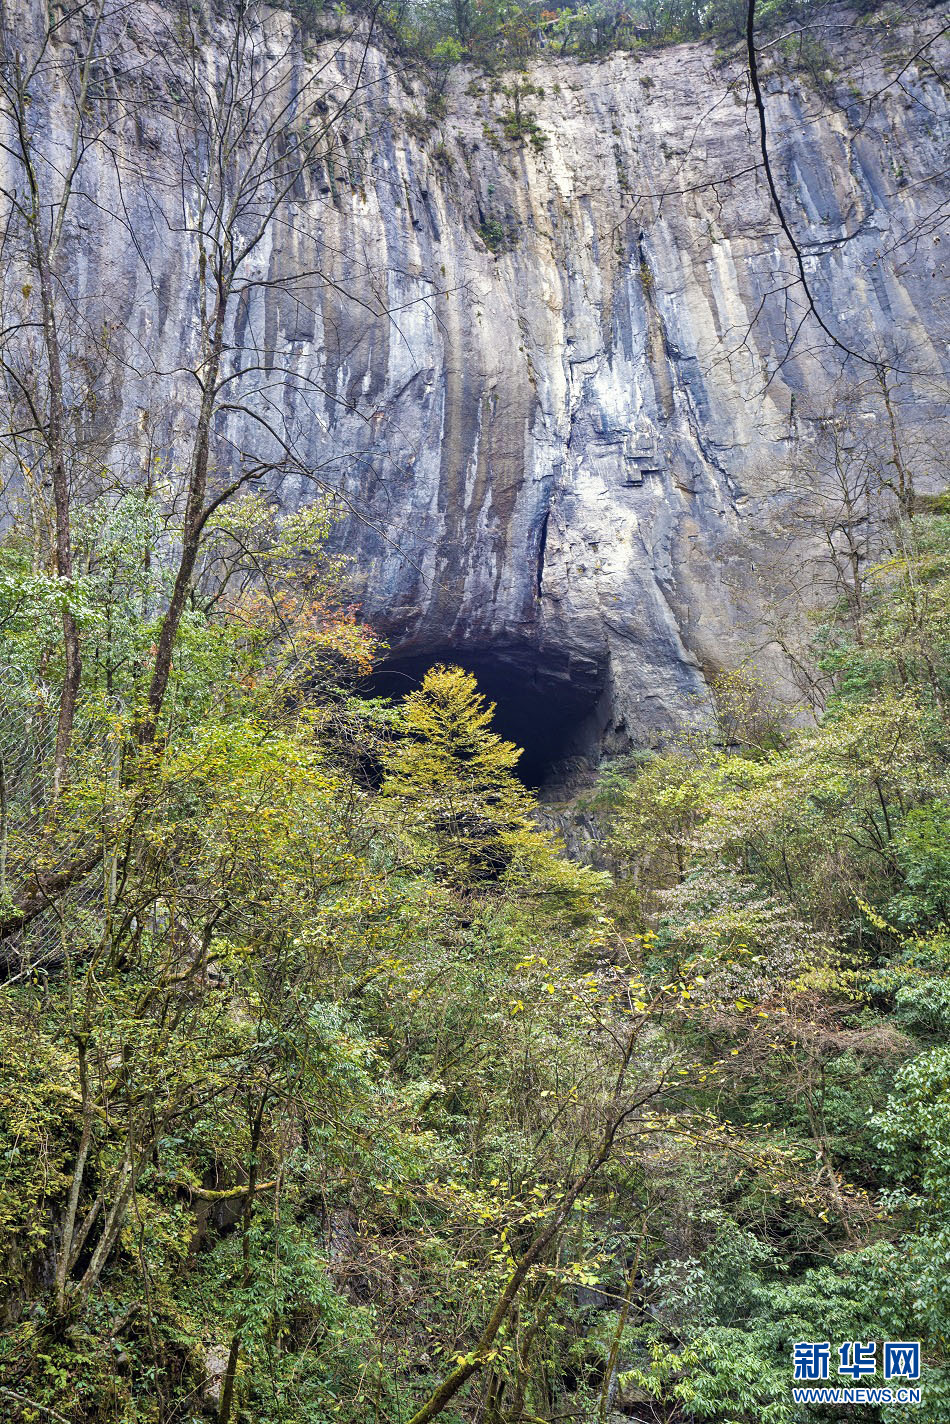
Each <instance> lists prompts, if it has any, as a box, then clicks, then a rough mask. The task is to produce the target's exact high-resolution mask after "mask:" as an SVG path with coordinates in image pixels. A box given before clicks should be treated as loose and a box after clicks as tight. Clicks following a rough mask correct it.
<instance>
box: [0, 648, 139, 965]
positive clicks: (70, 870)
mask: <svg viewBox="0 0 950 1424" xmlns="http://www.w3.org/2000/svg"><path fill="white" fill-rule="evenodd" d="M57 712H58V707H57V703H56V699H55V696H53V695H50V694H48V693H47V692H46V690H45V689H39V690H37V689H35V688H33V689H24V688H23V687H22V686H20V685H18V683H17V681H16V679H15V678H14V677H13V676H11V675H10V674H9V670H8V669H4V668H3V667H2V665H0V920H2V922H3V924H4V934H3V937H2V939H0V968H2V970H3V972H4V974H5V977H6V979H7V982H10V981H11V980H18V979H21V978H23V977H27V976H29V975H32V974H37V973H40V972H41V971H43V970H44V969H46V968H49V967H50V966H52V965H54V964H55V963H57V962H59V961H61V959H62V958H63V956H64V953H65V950H66V946H67V943H68V940H69V939H70V938H75V936H76V934H77V933H78V932H79V931H80V930H81V929H85V930H86V931H92V932H94V931H95V930H96V928H97V927H98V928H101V923H102V917H103V914H104V912H105V910H106V907H107V895H106V887H105V885H104V882H103V874H102V863H101V858H100V857H99V856H98V855H97V848H98V846H99V845H100V844H101V839H102V834H101V833H102V824H103V823H102V817H101V815H99V816H97V815H95V814H94V808H93V806H92V805H91V804H90V802H91V798H90V796H89V788H90V786H91V785H97V786H101V789H102V793H103V798H102V806H103V809H105V807H106V806H107V804H108V800H109V797H110V794H111V793H112V791H113V788H114V783H115V779H116V768H115V765H114V761H115V758H114V755H113V754H112V749H111V747H110V743H109V736H108V728H107V725H106V724H104V719H103V716H102V708H101V706H98V705H97V704H95V703H94V702H93V701H92V700H87V701H86V702H84V703H81V704H80V705H79V707H78V708H77V715H76V721H75V725H74V730H73V738H72V747H73V752H74V758H75V761H76V764H77V766H78V767H79V768H80V769H81V776H82V782H83V794H82V797H81V798H80V797H77V798H76V799H75V800H73V799H71V798H70V793H69V790H68V789H67V792H66V793H65V794H64V796H63V797H62V798H61V800H60V804H59V805H56V804H55V802H54V796H53V768H54V760H55V751H56V729H57ZM25 906H26V907H28V913H27V914H25V915H23V917H22V919H20V913H21V912H22V910H23V909H24V907H25Z"/></svg>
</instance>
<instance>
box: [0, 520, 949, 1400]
mask: <svg viewBox="0 0 950 1424" xmlns="http://www.w3.org/2000/svg"><path fill="white" fill-rule="evenodd" d="M931 503H932V504H933V508H931V509H930V510H929V511H928V512H927V513H923V514H917V515H915V516H914V517H912V518H910V519H906V520H903V521H902V522H901V523H900V525H899V528H897V529H896V530H895V532H894V537H893V539H892V541H891V543H892V552H891V553H890V554H889V555H888V556H887V557H885V558H882V559H881V560H880V561H879V562H878V563H876V564H875V565H874V566H873V567H871V568H869V569H868V570H867V571H866V572H865V573H864V575H863V588H862V598H861V602H860V608H859V610H858V611H856V610H855V606H854V603H853V601H851V602H849V601H848V600H846V599H843V600H840V601H839V602H838V603H836V604H835V605H834V606H832V607H830V608H828V609H826V610H825V612H824V613H823V615H822V617H821V619H820V620H819V621H816V623H815V625H814V629H813V635H814V636H813V640H812V653H813V657H814V668H815V677H816V679H817V680H819V681H820V683H821V686H822V688H823V689H824V692H823V697H824V702H825V706H824V711H823V712H822V713H821V715H820V717H819V718H818V719H817V721H816V722H815V723H814V724H813V725H809V726H808V727H806V728H804V729H799V730H788V728H787V725H786V722H785V719H783V717H782V716H781V715H780V714H779V713H778V712H777V711H776V710H775V709H774V708H772V707H770V706H769V705H768V703H767V701H766V699H765V696H764V693H763V692H762V690H761V689H758V688H756V686H755V685H754V683H753V681H752V680H751V679H750V678H745V677H743V676H740V675H738V674H736V675H733V676H732V677H730V678H726V679H723V680H722V681H721V683H720V686H719V689H718V697H719V707H720V721H719V726H718V727H715V728H711V729H709V731H708V732H707V733H703V734H699V733H693V734H690V735H689V736H684V737H683V738H682V739H681V740H680V741H678V742H677V743H675V744H674V745H672V746H670V747H668V748H667V749H666V750H665V751H663V752H657V753H652V754H649V755H647V754H641V755H639V756H637V757H631V758H629V759H628V760H627V761H626V762H614V763H612V764H611V765H609V766H608V767H607V768H605V769H604V771H603V774H602V776H601V779H600V782H599V784H598V786H597V788H596V790H595V791H594V792H592V793H591V794H590V795H589V796H588V797H587V799H586V804H585V807H584V809H585V813H586V814H587V815H589V816H594V817H595V818H596V820H597V824H598V826H599V828H600V829H599V836H600V853H601V854H602V857H603V859H604V861H605V863H606V865H607V868H606V869H596V870H595V869H592V868H591V867H589V866H586V865H583V864H578V863H574V862H572V861H570V860H568V859H567V858H565V855H564V853H563V849H562V848H561V847H560V845H559V843H558V842H557V839H556V838H555V837H554V836H553V835H552V834H551V833H550V832H548V831H546V830H545V829H543V827H542V825H541V823H540V821H539V818H538V814H537V804H536V801H535V798H534V795H533V793H531V792H529V791H528V790H526V789H525V788H524V786H522V784H521V783H520V782H519V781H518V779H517V775H516V771H517V761H518V755H519V754H518V749H517V748H515V747H513V746H512V745H511V744H509V743H506V742H504V741H502V740H501V739H500V738H499V737H498V736H497V735H496V734H495V733H494V732H493V731H492V729H491V710H492V709H491V708H490V706H487V705H486V704H485V701H484V699H483V698H482V697H481V695H480V694H479V692H478V689H477V686H476V684H475V682H474V679H473V678H472V677H471V676H470V675H469V674H468V673H465V672H464V671H462V670H460V669H457V668H435V669H433V670H432V671H431V672H430V673H429V674H428V676H427V677H426V679H425V681H424V683H423V684H422V686H421V687H420V688H418V689H417V690H416V691H414V692H413V693H412V694H411V695H410V696H409V697H407V698H406V699H405V701H404V702H403V703H401V704H399V705H392V704H389V703H386V702H384V701H381V700H379V699H372V698H367V697H365V696H364V695H361V692H360V687H361V685H362V683H363V680H364V679H365V677H366V674H367V673H368V672H369V670H370V669H371V668H372V666H373V663H374V659H375V658H376V657H377V656H378V654H379V646H378V642H377V640H376V638H375V637H374V635H373V633H372V632H371V630H369V629H368V628H366V627H365V626H364V625H363V624H362V623H361V622H360V620H359V617H358V613H357V612H355V611H354V610H353V609H350V608H347V607H346V606H345V604H343V603H342V602H341V600H340V595H339V594H338V592H337V590H338V589H339V588H340V587H342V582H343V573H342V570H341V567H340V566H339V564H338V563H336V562H334V561H333V560H331V559H329V558H328V557H327V556H326V554H325V553H323V552H321V551H322V550H323V549H324V546H325V541H326V536H327V533H328V530H329V527H330V520H331V511H330V509H329V507H328V506H327V505H326V504H325V503H320V502H318V503H315V504H312V505H310V506H308V507H306V508H305V509H304V510H303V511H302V512H301V513H299V514H297V515H295V516H292V517H290V518H288V519H283V520H282V519H280V518H279V517H278V515H277V512H276V509H275V508H274V507H273V506H272V505H270V504H269V503H268V502H267V501H266V500H265V499H263V498H261V497H259V496H247V497H245V498H243V499H239V500H237V501H236V502H234V503H233V504H232V505H231V506H228V507H226V509H223V510H222V511H220V512H219V515H218V516H217V517H216V523H215V527H214V529H213V531H212V532H211V533H210V534H209V535H208V543H207V547H206V550H205V554H204V556H203V557H204V562H203V564H202V565H201V568H200V569H199V574H198V580H197V583H196V585H195V591H194V594H193V596H192V597H191V599H190V602H189V606H188V607H187V609H186V610H185V613H184V615H183V617H182V620H181V624H180V628H179V631H178V634H177V638H176V643H175V652H174V659H173V663H172V669H171V673H170V680H169V687H168V692H167V694H166V695H165V697H164V701H163V702H162V705H161V710H160V714H159V715H158V716H157V717H156V716H155V715H154V709H153V707H152V706H151V704H150V703H149V701H148V689H149V686H150V678H151V673H152V668H153V665H154V661H155V657H156V638H157V630H158V628H159V625H160V622H161V618H162V616H163V610H164V609H165V607H166V606H167V600H168V596H169V587H166V582H167V579H168V578H169V577H170V576H168V575H167V574H166V572H165V571H166V569H167V566H168V562H167V560H165V559H163V558H162V557H161V549H162V543H163V540H165V539H167V537H168V530H167V526H166V525H165V523H164V522H163V517H162V511H161V509H160V507H159V500H158V497H157V496H154V497H151V496H148V495H146V494H144V493H125V494H121V495H118V496H116V495H112V496H109V497H108V498H106V497H103V499H102V500H101V501H99V502H97V503H94V504H93V505H92V506H91V507H89V508H87V509H86V510H84V511H83V514H82V518H81V520H78V519H77V529H76V531H75V533H74V549H75V555H74V569H75V572H74V576H73V578H72V579H71V580H70V581H68V584H65V585H64V582H63V580H59V579H56V578H53V577H50V576H48V575H47V574H45V573H44V572H43V571H42V566H41V565H40V564H38V562H37V559H36V557H35V553H34V551H33V550H32V549H31V547H30V543H29V540H28V539H26V538H25V537H20V536H15V535H11V536H9V537H8V538H7V539H6V540H5V541H4V543H3V546H2V549H0V558H2V564H0V570H2V572H0V630H2V631H0V638H2V645H0V646H2V659H3V718H2V727H3V733H2V749H0V751H2V761H0V789H2V798H0V899H2V904H0V932H2V941H0V943H2V967H3V976H4V981H5V982H4V985H3V990H2V995H0V1035H2V1070H0V1071H2V1077H0V1164H2V1171H0V1287H2V1299H3V1305H2V1309H3V1331H2V1338H0V1400H2V1407H0V1413H2V1416H3V1417H4V1418H6V1419H10V1420H11V1421H15V1424H37V1421H41V1420H47V1419H54V1420H58V1421H63V1424H81V1422H82V1424H85V1421H89V1424H106V1421H109V1424H172V1421H182V1424H184V1421H194V1422H195V1424H196V1421H204V1420H210V1419H216V1420H217V1421H218V1424H229V1421H231V1420H234V1421H244V1422H245V1424H278V1421H279V1424H331V1421H351V1424H364V1421H374V1424H375V1421H380V1424H382V1421H386V1424H425V1421H427V1420H429V1419H433V1418H436V1417H439V1418H442V1419H444V1420H445V1421H446V1424H450V1421H451V1422H452V1424H460V1421H467V1422H468V1421H470V1424H475V1421H480V1424H538V1421H554V1420H563V1419H570V1420H576V1421H578V1424H581V1421H584V1424H594V1421H606V1420H610V1419H613V1420H615V1421H618V1420H622V1419H639V1420H651V1421H652V1420H656V1421H659V1420H663V1421H676V1420H714V1421H723V1424H725V1421H742V1422H743V1424H745V1421H749V1424H753V1421H755V1422H756V1424H759V1421H765V1424H786V1421H788V1424H792V1421H795V1420H798V1419H801V1418H821V1417H822V1414H823V1413H824V1414H828V1415H830V1414H831V1413H833V1410H825V1411H822V1410H821V1409H820V1408H814V1407H806V1406H798V1405H796V1404H794V1402H793V1400H792V1396H791V1390H790V1386H791V1382H792V1367H791V1351H792V1346H793V1344H794V1343H795V1342H797V1341H810V1340H814V1341H831V1342H832V1343H833V1344H835V1343H836V1342H838V1341H843V1340H860V1341H869V1340H874V1341H883V1340H885V1339H886V1340H898V1341H904V1340H920V1341H921V1342H922V1353H923V1372H922V1378H921V1380H920V1382H919V1383H920V1387H921V1389H922V1392H923V1403H922V1405H921V1406H920V1407H919V1409H918V1410H917V1412H916V1415H915V1417H916V1418H918V1419H921V1420H934V1421H936V1420H941V1419H945V1418H947V1417H950V1387H948V1378H947V1372H946V1337H947V1331H948V1319H950V1287H948V1279H950V1272H948V1269H947V1266H948V1262H950V1215H948V1196H950V1149H948V1144H950V1050H948V1047H947V1030H948V1024H950V976H948V965H950V930H948V924H947V920H948V909H950V804H948V796H947V789H948V769H950V729H948V719H947V707H948V699H950V514H948V513H946V512H944V511H943V506H942V504H941V502H940V501H939V500H937V501H936V502H933V501H932V502H931ZM64 588H65V590H66V591H64ZM64 599H68V601H69V608H68V613H69V614H70V616H71V617H72V619H73V620H74V624H75V626H76V628H77V629H78V630H79V636H80V646H81V649H82V692H81V696H80V698H79V700H78V703H77V710H76V715H75V722H74V727H73V732H72V738H71V745H70V750H69V759H68V774H67V775H66V776H65V778H62V779H60V780H59V781H57V779H56V777H55V775H54V771H55V766H54V763H55V755H56V746H57V741H56V705H57V697H58V688H59V686H60V684H61V680H62V677H63V675H64V672H63V648H62V626H63V613H64V610H63V600H64ZM143 726H146V727H148V728H149V734H148V735H147V736H143V735H142V732H141V729H142V727H143ZM835 1359H836V1356H835ZM832 1370H834V1363H833V1365H832ZM875 1380H877V1382H880V1376H879V1375H878V1376H876V1377H871V1378H869V1379H862V1380H861V1381H860V1382H861V1383H862V1384H874V1383H875ZM847 1382H848V1381H847V1380H846V1381H845V1383H847ZM899 1412H900V1411H899V1409H897V1408H892V1409H890V1410H888V1408H887V1407H883V1408H881V1407H878V1406H868V1407H866V1408H864V1407H861V1406H858V1407H855V1408H854V1409H852V1412H851V1414H850V1416H849V1417H851V1418H852V1419H854V1420H855V1421H856V1424H859V1421H863V1420H868V1419H878V1418H880V1419H889V1418H893V1417H897V1416H898V1415H899Z"/></svg>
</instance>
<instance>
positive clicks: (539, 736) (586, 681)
mask: <svg viewBox="0 0 950 1424" xmlns="http://www.w3.org/2000/svg"><path fill="white" fill-rule="evenodd" d="M437 663H444V664H446V666H449V667H462V668H465V669H466V671H467V672H471V673H474V675H475V677H476V678H477V680H478V687H479V691H480V692H482V693H483V694H484V695H485V697H486V698H487V699H488V701H489V702H494V703H495V704H496V711H495V719H494V722H493V727H494V730H495V731H496V732H497V733H498V734H499V735H500V736H502V737H505V738H506V739H507V740H508V741H511V742H515V743H517V745H518V746H519V747H522V748H523V749H524V750H523V754H522V756H521V760H520V761H519V762H518V768H517V770H518V775H519V776H520V778H521V780H522V781H523V782H524V784H525V785H526V786H529V787H531V788H533V789H541V788H544V787H545V786H552V785H556V784H557V783H558V782H559V781H563V780H565V779H566V776H567V774H568V773H569V771H570V770H571V769H572V768H573V769H576V767H577V759H579V758H583V759H584V760H585V761H586V762H588V763H589V764H590V765H594V764H595V763H596V761H597V754H598V748H599V741H600V738H599V720H598V716H597V712H598V704H599V703H600V702H601V700H602V695H603V690H604V678H605V670H604V668H603V667H601V666H599V665H598V664H596V663H594V662H593V661H590V660H588V659H586V658H576V657H575V658H569V657H568V656H567V654H566V653H564V652H563V651H562V650H554V651H553V653H552V654H548V653H544V652H541V651H539V650H538V649H537V648H533V647H522V648H518V647H506V648H489V649H472V648H458V647H455V648H452V647H435V648H431V649H427V650H426V651H425V652H413V653H404V654H400V653H397V654H395V655H394V656H393V657H390V658H388V659H387V660H386V661H385V662H384V663H381V664H380V666H379V668H378V669H377V670H376V671H375V673H374V674H373V676H372V678H371V679H369V682H368V690H369V691H370V692H371V694H373V695H375V696H377V697H392V698H394V699H399V698H403V697H405V696H406V695H407V694H408V693H410V692H412V691H413V690H414V689H415V688H417V687H419V686H420V684H421V682H422V679H423V678H424V676H425V674H426V673H427V672H428V670H429V668H431V667H433V666H435V664H437Z"/></svg>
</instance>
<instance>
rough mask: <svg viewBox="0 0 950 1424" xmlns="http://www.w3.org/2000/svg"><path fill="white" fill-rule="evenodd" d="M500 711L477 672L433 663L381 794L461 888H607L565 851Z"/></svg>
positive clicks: (411, 705)
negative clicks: (523, 771)
mask: <svg viewBox="0 0 950 1424" xmlns="http://www.w3.org/2000/svg"><path fill="white" fill-rule="evenodd" d="M494 715H495V704H494V703H493V702H488V701H487V700H486V698H485V697H484V696H483V694H482V693H480V692H479V690H478V684H477V682H476V680H475V678H474V676H473V675H472V674H471V673H470V672H466V671H465V670H464V669H463V668H458V667H444V666H441V665H440V666H437V667H434V668H431V669H430V670H429V672H427V673H426V675H425V678H424V679H423V681H422V686H421V687H419V688H418V689H417V690H416V691H415V692H412V693H410V694H409V696H408V697H407V698H406V700H405V702H404V703H403V731H404V735H403V736H402V737H401V738H399V739H398V740H397V741H396V742H395V743H394V744H393V746H392V747H391V749H390V751H389V753H388V754H387V756H386V759H385V769H386V779H385V781H384V784H383V796H384V797H385V798H386V799H387V800H389V801H390V802H396V803H398V804H399V806H400V808H401V810H402V813H403V824H404V827H405V829H406V830H407V831H408V833H409V834H410V836H411V837H412V839H413V840H414V842H415V843H416V845H417V847H418V848H419V850H420V852H421V854H422V855H423V857H424V859H426V860H427V861H428V862H429V863H430V864H431V865H432V867H433V869H434V870H435V871H436V873H437V874H439V875H440V876H441V877H442V878H444V879H446V880H449V881H451V882H452V883H453V884H454V885H456V886H457V887H460V888H464V887H466V886H471V887H477V886H479V885H485V884H486V883H488V882H491V881H497V880H499V879H501V878H502V877H508V878H509V880H510V879H511V878H512V877H515V878H517V879H519V880H522V881H523V882H524V883H525V884H526V885H528V884H530V885H531V886H534V887H535V888H541V887H542V886H543V888H544V890H545V891H546V892H547V893H551V891H552V890H555V889H561V890H563V891H565V892H566V893H568V894H572V893H573V894H576V893H578V892H581V893H587V894H589V893H591V892H592V891H593V892H596V891H597V890H600V889H602V877H600V876H598V875H597V874H595V873H594V872H592V871H589V870H587V869H586V868H585V867H582V866H577V865H573V864H571V863H570V862H567V861H564V860H562V859H560V856H559V851H560V846H559V844H558V842H557V840H556V839H555V837H554V836H553V835H551V834H550V833H549V832H547V831H545V830H544V829H543V828H542V827H541V826H540V824H539V823H538V821H537V819H536V816H535V812H536V806H537V803H536V801H535V798H534V797H533V795H532V794H531V792H530V791H528V790H527V788H526V787H524V786H523V785H522V784H521V782H520V781H519V780H518V777H517V775H516V773H515V768H516V766H517V764H518V759H519V758H520V756H521V750H520V748H519V747H516V746H515V744H514V743H513V742H507V741H505V740H504V738H502V737H500V736H499V735H498V733H497V732H493V731H492V726H491V724H492V719H493V717H494Z"/></svg>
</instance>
